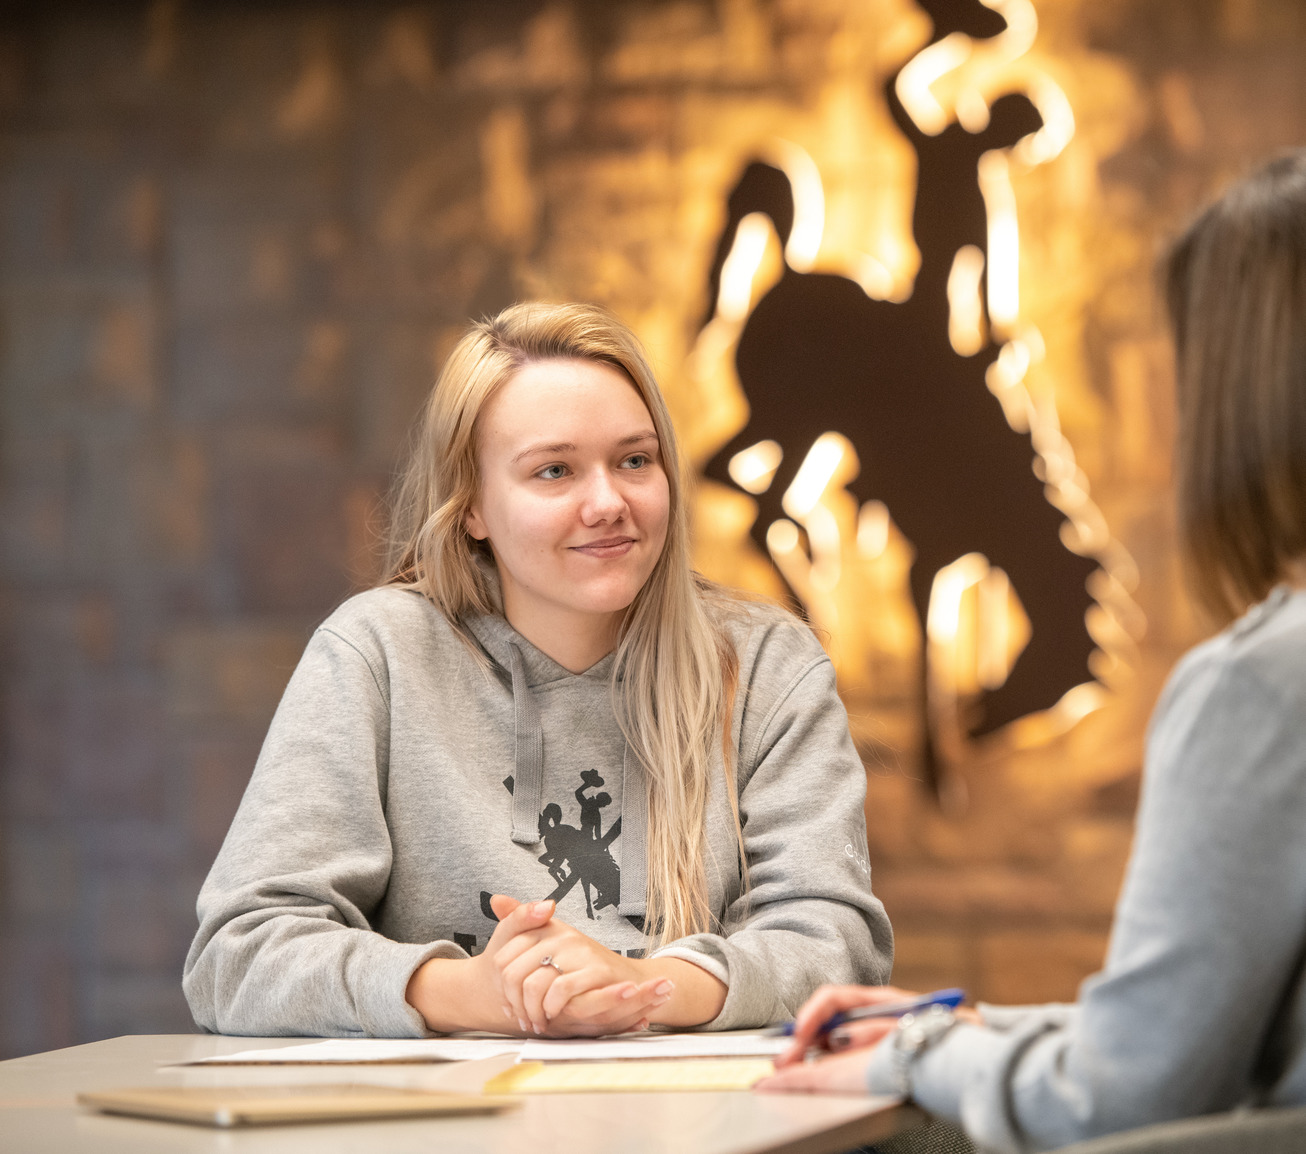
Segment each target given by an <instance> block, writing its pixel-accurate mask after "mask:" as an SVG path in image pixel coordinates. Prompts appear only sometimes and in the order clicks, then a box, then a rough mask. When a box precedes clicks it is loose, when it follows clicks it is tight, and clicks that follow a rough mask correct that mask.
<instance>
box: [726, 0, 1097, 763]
mask: <svg viewBox="0 0 1306 1154" xmlns="http://www.w3.org/2000/svg"><path fill="white" fill-rule="evenodd" d="M922 6H923V7H925V8H926V9H927V11H929V13H930V15H931V16H932V17H933V18H934V24H935V32H934V40H935V41H937V40H939V39H942V37H943V36H944V35H946V34H947V33H949V32H953V31H961V32H965V33H967V34H968V35H970V36H972V37H976V38H982V37H989V36H993V35H996V34H997V33H999V32H1001V31H1002V29H1003V28H1004V26H1005V22H1004V21H1003V20H1002V18H1001V17H1000V16H999V15H998V14H997V13H996V12H994V11H992V10H990V9H988V8H985V7H983V6H982V5H980V4H979V3H977V2H976V0H950V2H945V0H929V2H927V3H924V4H922ZM885 95H886V98H887V100H888V104H889V108H890V110H891V111H892V114H893V118H894V120H895V121H896V123H897V125H898V127H899V128H900V129H901V130H902V132H903V133H904V134H905V135H906V136H907V137H908V139H909V140H910V141H911V143H912V144H913V146H914V147H915V149H916V154H917V157H918V158H919V166H918V180H917V188H916V199H915V210H914V223H913V229H914V232H915V236H916V242H917V246H918V248H919V250H920V254H921V264H920V269H919V272H918V274H917V276H916V281H915V287H914V290H913V292H912V295H911V297H910V298H909V299H908V300H906V301H904V302H902V303H897V304H895V303H891V302H888V301H879V300H874V299H871V298H870V297H868V296H867V295H866V293H865V292H864V291H863V289H862V288H861V287H860V286H859V285H858V284H857V283H855V282H854V281H852V280H849V279H847V278H845V277H842V276H836V275H828V274H822V273H799V272H795V271H794V270H793V269H791V268H788V267H786V268H785V270H784V273H783V275H782V277H781V279H780V281H779V282H778V283H777V284H776V285H775V286H774V287H773V288H772V289H771V290H770V292H768V293H767V294H766V295H765V296H764V297H763V298H762V299H761V300H760V301H759V302H758V303H757V305H756V307H755V309H754V310H753V312H752V314H751V316H750V317H749V318H748V320H747V322H746V324H745V326H744V328H743V331H742V333H741V335H740V338H739V344H738V352H737V358H736V364H737V369H738V375H739V380H740V382H741V384H742V385H743V388H744V391H745V393H746V395H747V398H748V403H749V407H750V417H749V420H748V423H747V425H746V426H745V427H744V428H743V429H741V430H740V431H739V433H738V434H737V435H736V436H735V437H733V438H732V439H731V440H730V441H729V442H728V443H727V444H726V445H724V446H723V447H722V448H721V449H720V450H719V451H718V452H717V453H716V454H715V455H714V456H713V457H712V458H711V460H710V461H709V462H708V464H707V466H706V469H705V472H706V474H707V476H708V477H710V478H712V479H714V480H717V481H720V482H722V483H724V484H732V482H731V480H730V477H729V474H728V471H727V465H728V462H729V461H730V458H731V457H732V456H733V455H734V454H735V453H737V452H739V451H740V450H742V449H743V448H745V447H747V446H749V445H752V444H755V443H756V442H758V441H761V440H764V439H771V440H774V441H776V442H778V443H779V444H780V445H781V447H782V448H783V449H784V458H783V462H782V464H781V467H780V469H779V471H778V472H777V474H776V476H775V478H774V480H773V482H772V484H771V486H770V488H769V489H768V490H767V491H766V492H765V493H763V494H761V495H759V496H758V497H757V500H758V503H759V515H758V518H757V520H756V522H755V523H754V526H753V529H752V535H753V538H754V540H755V541H756V542H757V545H758V547H759V548H760V549H761V550H762V552H763V553H764V554H765V553H766V552H767V550H766V540H765V538H766V531H767V528H768V526H770V525H771V523H772V522H773V521H775V520H776V519H777V518H779V517H781V516H783V515H784V514H783V512H782V509H781V498H782V495H783V494H784V492H785V489H786V488H787V487H788V485H789V483H790V481H792V479H793V476H794V474H795V472H796V470H797V468H798V466H799V464H800V463H801V462H802V460H803V457H804V455H805V453H806V451H807V449H808V447H809V446H810V445H811V444H812V442H813V441H814V440H815V439H816V438H817V437H818V436H819V435H820V434H822V433H824V432H826V431H828V430H837V431H839V432H841V433H843V434H844V435H845V436H847V437H848V439H849V440H850V441H851V442H852V444H853V445H854V447H855V448H856V450H857V453H858V456H859V457H860V459H861V473H860V475H859V476H858V477H857V478H856V479H855V480H854V481H852V482H851V483H850V484H849V486H848V488H849V490H850V492H852V493H853V495H854V496H855V497H856V498H857V499H858V501H859V503H860V502H864V501H867V500H871V499H878V500H880V501H883V502H884V504H885V505H886V506H887V507H888V510H889V512H890V514H891V515H892V517H893V519H894V521H895V522H896V523H897V525H898V526H899V528H900V529H901V530H902V532H903V534H904V536H905V537H906V538H907V539H908V540H909V541H910V542H911V544H912V546H913V547H914V549H915V553H916V559H915V563H914V564H913V566H912V570H911V595H912V600H913V602H914V604H915V608H916V611H917V613H918V614H919V615H920V620H921V623H922V625H923V624H924V622H925V620H926V614H927V609H928V606H929V600H930V592H931V588H932V584H933V580H934V576H935V574H936V573H937V572H938V571H939V569H941V568H942V567H943V566H945V565H948V564H950V563H951V562H953V561H955V560H956V559H957V558H959V557H960V556H962V555H963V554H966V553H970V552H979V553H983V554H984V555H985V556H986V557H987V558H988V559H989V561H990V562H991V564H993V565H995V566H998V567H1001V568H1002V569H1004V570H1006V572H1007V574H1008V575H1009V576H1010V578H1011V581H1012V584H1013V585H1014V587H1015V589H1016V591H1017V593H1018V594H1019V596H1020V598H1021V601H1022V603H1023V604H1024V606H1025V610H1026V612H1027V614H1028V616H1029V619H1030V623H1031V626H1032V636H1031V638H1030V640H1029V643H1028V645H1027V647H1026V649H1025V650H1024V652H1023V653H1022V654H1021V655H1020V657H1019V659H1018V660H1017V661H1016V664H1015V667H1014V668H1013V670H1012V671H1011V674H1010V676H1009V677H1008V679H1007V680H1006V682H1005V683H1004V684H1003V685H1002V686H1000V687H999V688H997V689H996V690H993V691H991V692H989V693H987V694H986V695H985V696H984V697H983V698H982V699H981V702H980V712H979V714H978V715H977V716H976V718H975V723H974V725H973V727H972V729H971V733H972V735H976V736H977V735H980V734H983V733H988V732H991V731H992V730H994V729H996V728H998V727H999V726H1002V725H1004V724H1006V723H1007V722H1010V721H1012V720H1014V719H1016V718H1018V717H1022V716H1024V715H1026V714H1028V713H1031V712H1035V711H1037V710H1041V709H1045V708H1047V707H1049V706H1051V705H1053V704H1055V702H1056V701H1057V700H1058V699H1059V698H1060V697H1061V695H1062V694H1063V693H1065V692H1066V690H1068V689H1070V688H1071V687H1072V686H1075V685H1077V684H1079V683H1081V682H1084V681H1088V680H1091V674H1090V673H1089V670H1088V664H1087V663H1088V657H1089V654H1090V653H1091V652H1092V650H1093V640H1092V638H1091V637H1090V636H1089V634H1088V631H1087V629H1086V626H1085V618H1084V614H1085V611H1086V610H1087V609H1088V608H1089V607H1090V605H1091V603H1092V602H1091V598H1090V596H1089V594H1088V592H1087V590H1086V588H1085V581H1086V578H1087V577H1088V576H1089V574H1090V573H1091V572H1092V571H1093V569H1094V568H1095V567H1096V562H1095V561H1093V560H1092V559H1090V558H1086V557H1082V556H1078V555H1076V554H1075V553H1072V552H1071V551H1070V550H1068V549H1067V548H1066V547H1065V546H1064V545H1063V544H1062V542H1061V539H1060V536H1059V529H1060V526H1061V523H1062V521H1063V515H1062V513H1060V512H1059V511H1058V510H1057V509H1055V508H1054V507H1053V506H1052V505H1051V504H1049V502H1048V500H1047V499H1046V497H1045V495H1044V489H1043V484H1042V482H1041V481H1040V480H1039V479H1038V478H1037V477H1036V476H1035V475H1034V472H1033V469H1032V466H1033V464H1034V460H1035V453H1034V449H1033V447H1032V446H1031V443H1030V439H1029V437H1028V436H1026V435H1024V434H1022V433H1017V432H1015V431H1013V430H1012V428H1011V427H1010V426H1009V425H1008V424H1007V422H1006V420H1005V418H1004V416H1003V412H1002V408H1001V406H1000V404H999V403H998V401H997V400H996V399H995V397H994V396H993V395H992V394H991V393H990V391H989V389H988V388H987V387H986V385H985V371H986V369H987V368H988V366H989V365H990V364H991V363H992V362H993V361H994V359H995V358H996V356H997V351H998V350H997V348H996V347H995V346H994V345H992V344H989V345H988V346H987V347H985V348H984V349H982V350H981V351H980V352H979V353H978V354H976V355H974V356H971V357H962V356H959V355H958V354H957V353H956V352H955V351H954V350H953V348H952V346H951V344H950V343H949V338H948V315H949V310H948V298H947V281H948V274H949V271H950V269H951V267H952V261H953V257H954V254H956V252H957V250H958V249H960V248H961V247H962V246H963V245H975V246H976V247H977V248H979V249H981V251H983V250H984V249H985V246H986V237H987V218H986V214H985V205H984V200H983V197H982V194H981V191H980V187H979V182H978V176H977V165H978V162H979V159H980V157H981V156H982V155H983V154H984V153H985V152H987V151H989V150H990V149H1000V148H1007V147H1010V146H1011V145H1013V144H1015V143H1016V142H1017V141H1019V140H1020V139H1021V138H1022V137H1024V136H1026V135H1027V134H1029V133H1032V132H1034V131H1036V130H1037V129H1038V128H1039V127H1040V126H1041V124H1042V121H1041V118H1040V117H1039V114H1038V112H1037V110H1036V109H1035V107H1034V105H1033V104H1032V103H1031V101H1030V100H1029V99H1027V98H1026V97H1025V96H1023V95H1016V94H1013V95H1006V96H1002V97H1000V98H999V99H997V100H996V101H994V102H993V104H992V106H991V110H990V120H989V124H988V126H987V127H986V128H985V129H984V130H983V131H982V132H978V133H970V132H967V131H966V130H965V129H963V128H962V127H961V126H960V125H958V124H956V123H953V124H950V125H949V126H948V127H947V128H946V129H944V131H943V132H941V133H940V134H938V135H937V136H927V135H925V134H924V133H922V132H921V131H920V130H919V129H918V128H917V127H916V125H915V123H914V122H913V121H912V118H911V117H910V116H909V115H908V114H907V112H906V110H905V109H904V108H903V106H902V105H901V103H900V102H899V100H898V97H897V94H896V92H895V90H894V83H893V81H892V80H891V81H890V82H889V83H888V84H887V85H886V87H885ZM752 212H762V213H765V214H766V215H767V216H769V217H770V219H771V221H772V222H773V224H774V225H775V228H776V232H777V233H778V234H779V237H780V239H781V243H782V244H783V243H784V242H785V240H786V239H787V238H788V235H789V232H790V229H791V228H792V225H793V219H794V205H793V199H792V193H791V190H790V185H789V181H788V179H787V177H786V176H785V175H784V173H782V172H781V171H780V170H778V169H776V168H773V167H771V166H769V165H766V164H762V163H753V164H751V165H749V166H748V168H747V169H746V170H745V171H744V173H743V175H742V177H741V179H740V180H739V182H738V184H737V185H736V187H735V189H734V191H733V192H732V193H731V195H730V199H729V216H728V223H727V226H726V229H725V231H724V233H723V235H722V237H721V240H720V244H719V246H718V249H717V254H716V259H715V262H714V264H713V267H712V272H711V289H712V292H711V296H710V298H709V299H711V300H713V301H715V300H716V296H717V288H718V285H719V281H720V276H721V269H722V265H723V264H724V262H725V258H726V256H727V255H728V254H729V252H730V249H731V246H732V244H733V242H734V238H735V231H736V229H737V228H738V225H739V222H740V221H741V220H742V219H743V218H744V217H745V216H746V215H748V214H749V213H752ZM921 664H922V667H924V666H925V661H924V660H922V663H921ZM927 676H928V674H927V672H926V671H925V670H924V668H923V677H927ZM926 702H927V696H926V684H925V682H924V680H923V683H922V694H921V705H922V709H923V710H925V713H926V723H925V725H924V726H923V732H925V733H926V735H927V738H926V741H925V746H926V749H925V751H924V755H923V759H924V762H925V766H924V768H925V773H926V777H927V780H929V781H930V783H931V784H933V785H935V786H937V776H938V767H937V766H936V764H935V754H934V751H933V744H932V741H931V740H930V738H929V722H928V709H927V708H926Z"/></svg>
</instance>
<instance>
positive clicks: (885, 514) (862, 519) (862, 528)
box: [857, 501, 889, 561]
mask: <svg viewBox="0 0 1306 1154" xmlns="http://www.w3.org/2000/svg"><path fill="white" fill-rule="evenodd" d="M888 544H889V508H888V506H887V505H885V503H884V502H883V501H867V502H866V504H864V505H863V506H862V507H861V511H860V512H859V513H858V514H857V552H858V553H860V554H861V555H862V556H863V557H865V558H866V560H868V561H874V560H875V559H876V558H877V557H880V556H881V555H882V554H883V553H884V550H885V549H886V548H887V547H888Z"/></svg>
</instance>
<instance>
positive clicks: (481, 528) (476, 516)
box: [463, 505, 490, 541]
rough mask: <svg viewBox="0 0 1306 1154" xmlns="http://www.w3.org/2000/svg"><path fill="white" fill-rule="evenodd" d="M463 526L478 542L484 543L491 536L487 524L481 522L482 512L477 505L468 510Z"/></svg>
mask: <svg viewBox="0 0 1306 1154" xmlns="http://www.w3.org/2000/svg"><path fill="white" fill-rule="evenodd" d="M463 526H464V528H466V530H467V532H468V533H470V534H471V535H472V536H473V537H475V538H476V540H478V541H484V540H485V538H486V537H488V536H489V535H490V531H489V529H487V528H486V527H485V522H484V521H482V520H481V514H480V510H479V509H477V508H476V506H475V505H473V506H472V507H471V508H470V509H468V510H467V516H465V517H464V518H463Z"/></svg>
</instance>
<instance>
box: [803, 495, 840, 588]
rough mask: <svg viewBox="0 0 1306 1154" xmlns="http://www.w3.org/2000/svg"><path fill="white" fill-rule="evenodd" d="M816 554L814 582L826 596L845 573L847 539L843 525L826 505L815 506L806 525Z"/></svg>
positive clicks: (813, 556) (813, 555) (808, 541)
mask: <svg viewBox="0 0 1306 1154" xmlns="http://www.w3.org/2000/svg"><path fill="white" fill-rule="evenodd" d="M803 528H804V529H806V530H807V543H808V545H810V546H811V550H812V570H811V575H810V576H811V582H812V584H813V585H814V586H815V587H816V588H817V589H819V590H820V591H821V592H822V593H831V592H833V591H834V589H835V588H836V587H837V586H838V584H839V576H840V573H841V572H842V568H843V566H842V564H841V560H842V559H841V556H840V554H841V553H842V551H843V537H842V535H841V534H840V532H839V522H838V520H837V519H836V518H835V515H834V514H833V513H831V512H830V510H829V509H827V508H826V507H825V506H824V505H821V504H819V503H818V504H816V505H813V506H812V508H811V510H810V511H809V512H808V514H807V517H806V518H805V519H804V521H803Z"/></svg>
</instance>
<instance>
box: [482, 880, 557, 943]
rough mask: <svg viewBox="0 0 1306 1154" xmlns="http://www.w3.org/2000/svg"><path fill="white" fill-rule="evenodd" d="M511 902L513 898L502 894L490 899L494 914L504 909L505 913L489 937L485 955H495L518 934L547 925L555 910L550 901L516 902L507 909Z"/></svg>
mask: <svg viewBox="0 0 1306 1154" xmlns="http://www.w3.org/2000/svg"><path fill="white" fill-rule="evenodd" d="M513 901H515V899H514V898H510V897H506V896H505V895H503V894H495V895H493V896H492V897H491V898H490V909H492V910H494V911H495V913H496V914H498V912H499V910H500V909H506V911H507V912H506V913H505V914H503V915H502V916H501V917H500V918H499V924H498V925H497V926H495V927H494V933H492V934H491V935H490V940H489V942H488V943H487V944H486V947H485V952H486V953H487V954H490V955H494V954H497V953H498V952H499V951H500V950H501V949H503V948H505V947H506V946H507V945H508V944H509V943H510V942H511V941H512V940H513V939H514V938H516V937H517V935H518V934H521V933H524V932H526V931H528V930H537V929H539V928H540V927H541V926H545V925H547V924H548V923H549V921H550V920H551V919H552V917H553V912H554V910H555V909H556V908H557V907H556V906H555V904H554V903H553V902H551V901H543V902H517V903H516V904H515V905H513V906H511V907H509V906H508V904H507V903H509V902H513ZM496 903H497V904H496Z"/></svg>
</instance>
